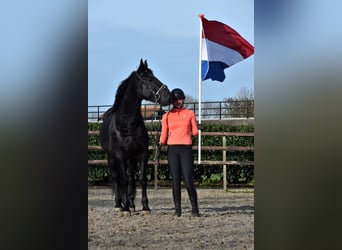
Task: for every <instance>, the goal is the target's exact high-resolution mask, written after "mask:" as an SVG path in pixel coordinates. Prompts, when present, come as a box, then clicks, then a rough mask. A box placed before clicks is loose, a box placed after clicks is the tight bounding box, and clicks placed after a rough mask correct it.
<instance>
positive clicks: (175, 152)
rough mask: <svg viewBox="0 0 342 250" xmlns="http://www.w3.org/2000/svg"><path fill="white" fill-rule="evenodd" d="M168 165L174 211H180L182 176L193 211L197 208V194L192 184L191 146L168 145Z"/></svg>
mask: <svg viewBox="0 0 342 250" xmlns="http://www.w3.org/2000/svg"><path fill="white" fill-rule="evenodd" d="M167 157H168V163H169V168H170V173H171V176H172V193H173V200H174V202H175V207H176V209H180V202H181V176H183V179H184V183H185V186H186V188H187V191H188V194H189V198H190V202H191V205H192V209H193V210H198V208H197V192H196V189H195V186H194V183H193V173H194V170H193V161H194V159H193V152H192V145H169V146H168V153H167Z"/></svg>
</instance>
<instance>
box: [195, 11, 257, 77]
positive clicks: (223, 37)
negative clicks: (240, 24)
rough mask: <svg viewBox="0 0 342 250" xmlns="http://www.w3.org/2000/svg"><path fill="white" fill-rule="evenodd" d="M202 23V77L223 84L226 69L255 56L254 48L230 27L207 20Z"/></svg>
mask: <svg viewBox="0 0 342 250" xmlns="http://www.w3.org/2000/svg"><path fill="white" fill-rule="evenodd" d="M199 17H200V19H201V22H202V42H201V43H202V48H201V76H202V81H204V80H207V79H212V80H213V81H219V82H223V81H224V79H225V78H226V76H225V74H224V69H226V68H228V67H230V66H232V65H233V64H235V63H237V62H240V61H242V60H244V59H246V58H247V57H249V56H251V55H253V54H254V47H253V46H252V45H251V44H250V43H249V42H247V41H246V40H245V39H244V38H243V37H242V36H241V35H240V34H239V33H238V32H236V31H235V30H234V29H232V28H231V27H229V26H228V25H226V24H224V23H221V22H218V21H214V20H210V21H209V20H207V19H205V18H204V15H199Z"/></svg>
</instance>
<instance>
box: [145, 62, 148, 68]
mask: <svg viewBox="0 0 342 250" xmlns="http://www.w3.org/2000/svg"><path fill="white" fill-rule="evenodd" d="M145 67H146V68H148V65H147V60H145Z"/></svg>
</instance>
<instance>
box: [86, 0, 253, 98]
mask: <svg viewBox="0 0 342 250" xmlns="http://www.w3.org/2000/svg"><path fill="white" fill-rule="evenodd" d="M200 13H203V14H204V15H205V17H206V18H207V19H208V20H218V21H221V22H223V23H226V24H228V25H229V26H231V27H232V28H234V29H235V30H236V31H237V32H239V33H240V34H241V35H242V36H243V37H244V38H245V39H246V40H247V41H249V42H250V43H251V44H252V45H254V2H253V1H247V0H245V1H236V0H202V1H194V0H191V1H180V0H176V1H168V2H165V1H159V0H145V1H134V0H126V1H111V0H102V1H95V0H89V1H88V60H89V62H88V77H89V78H88V79H89V82H88V105H107V104H112V103H113V102H114V96H115V92H116V89H117V87H118V85H119V84H120V82H121V81H122V80H124V79H125V78H127V77H128V75H129V74H130V73H131V72H132V71H133V70H135V69H136V68H137V66H138V65H139V61H140V58H143V59H147V62H148V64H149V66H150V68H151V69H152V70H153V72H154V74H155V75H156V76H157V77H158V78H159V79H160V80H161V81H162V82H164V83H165V84H167V85H168V86H169V88H170V89H173V88H176V87H180V88H182V89H183V90H184V92H185V93H186V94H187V95H190V96H192V97H194V98H196V99H197V98H198V61H199V27H200V20H199V18H198V14H200ZM225 74H226V79H225V81H224V82H223V83H220V82H217V81H211V80H206V81H204V82H203V84H202V101H221V100H223V99H224V98H228V97H236V96H237V95H238V94H239V92H240V90H241V88H247V89H248V90H251V91H253V92H254V55H252V56H251V57H249V58H247V59H246V60H243V61H241V62H239V63H237V64H235V65H233V66H232V67H230V68H228V69H226V70H225Z"/></svg>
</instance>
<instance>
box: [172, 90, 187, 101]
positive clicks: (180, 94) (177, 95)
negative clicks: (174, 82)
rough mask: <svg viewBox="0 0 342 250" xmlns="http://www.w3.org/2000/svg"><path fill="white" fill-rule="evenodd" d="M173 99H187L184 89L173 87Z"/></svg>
mask: <svg viewBox="0 0 342 250" xmlns="http://www.w3.org/2000/svg"><path fill="white" fill-rule="evenodd" d="M171 99H172V100H178V99H183V100H184V99H185V95H184V92H183V90H181V89H178V88H176V89H173V90H172V91H171Z"/></svg>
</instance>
